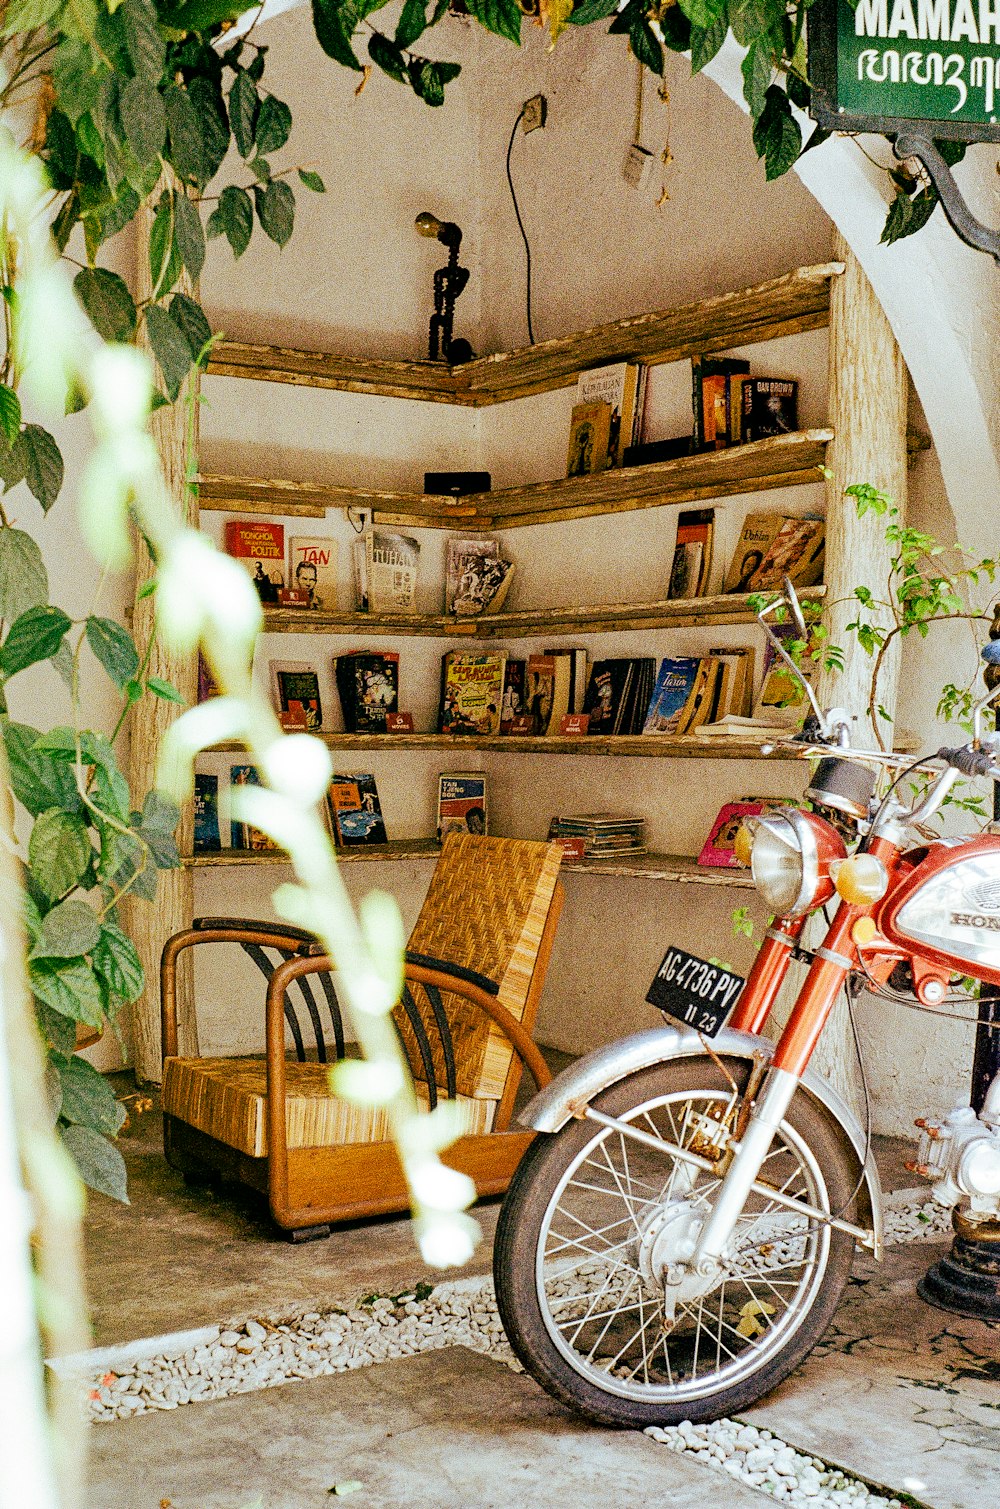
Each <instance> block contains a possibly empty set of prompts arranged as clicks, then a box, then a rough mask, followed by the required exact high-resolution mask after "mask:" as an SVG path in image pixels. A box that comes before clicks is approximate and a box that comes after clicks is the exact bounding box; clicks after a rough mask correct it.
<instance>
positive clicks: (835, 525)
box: [813, 233, 908, 1102]
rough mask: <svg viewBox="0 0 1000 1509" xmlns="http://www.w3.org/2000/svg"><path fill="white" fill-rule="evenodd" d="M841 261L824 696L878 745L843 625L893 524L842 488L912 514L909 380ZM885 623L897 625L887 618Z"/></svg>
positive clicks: (833, 1052)
mask: <svg viewBox="0 0 1000 1509" xmlns="http://www.w3.org/2000/svg"><path fill="white" fill-rule="evenodd" d="M834 256H835V258H836V259H837V260H838V261H842V262H844V263H845V264H846V266H845V271H844V274H843V276H842V277H840V278H835V279H834V280H833V284H832V288H831V294H830V357H829V361H830V381H829V401H830V424H831V426H832V428H833V432H834V439H833V441H832V442H831V444H830V446H829V448H828V450H827V466H828V468H829V469H830V472H831V474H832V475H831V476H830V478H829V480H828V483H827V515H826V540H827V550H826V559H827V570H826V582H827V593H826V603H827V609H826V622H827V624H828V626H829V628H830V637H831V642H832V643H833V644H835V645H841V646H843V647H844V649H845V650H846V661H845V665H844V670H843V672H842V673H840V674H836V673H833V674H824V675H823V676H822V677H821V678H820V685H819V698H820V702H821V703H822V704H823V705H824V706H831V705H833V704H836V705H838V706H841V707H846V708H847V709H848V711H849V712H851V713H852V714H854V716H855V718H856V720H857V721H856V722H855V724H854V726H853V731H852V742H853V743H855V744H858V745H866V746H868V747H869V748H870V747H873V746H874V745H875V734H874V730H873V728H872V725H871V722H870V720H869V717H868V702H869V695H870V689H871V674H872V666H873V659H872V657H871V656H869V655H867V654H866V653H865V652H864V650H862V649H861V647H860V646H859V645H858V643H857V640H856V639H855V638H854V636H853V635H849V634H847V633H846V632H845V626H846V625H847V624H848V623H850V622H851V621H852V620H853V619H855V618H856V617H857V612H858V607H859V604H858V600H857V598H856V597H855V596H854V589H855V588H856V587H868V588H870V590H871V591H872V593H873V594H874V595H875V597H877V598H884V597H885V596H886V584H887V582H888V579H889V576H890V572H891V564H890V557H891V553H892V552H891V550H890V548H889V546H888V544H887V543H886V539H885V529H886V523H887V520H886V519H885V518H884V517H880V516H879V515H877V514H875V513H873V512H869V513H866V514H865V516H864V517H863V518H860V519H859V518H858V513H857V508H856V506H855V502H854V499H853V498H848V497H846V496H845V492H844V490H845V488H847V487H850V486H851V485H852V484H853V483H857V482H870V483H872V484H873V485H874V486H875V487H878V488H881V489H882V490H883V491H884V492H886V493H888V494H889V496H890V497H891V498H892V499H893V501H894V502H895V504H896V506H897V508H898V509H899V519H898V522H900V523H902V522H903V521H904V519H905V516H906V466H907V454H906V418H907V398H908V378H907V372H906V366H905V364H904V362H903V358H902V354H901V353H900V350H899V347H898V346H897V344H896V339H895V336H894V335H893V333H892V330H891V328H890V326H889V321H888V319H887V318H886V316H885V313H884V311H883V309H882V306H881V305H880V304H879V301H878V299H877V297H876V295H875V291H874V289H873V288H872V286H871V284H870V283H869V281H868V279H867V278H866V276H865V274H864V272H863V271H862V269H861V266H860V264H859V262H858V260H857V258H856V257H855V256H854V254H853V252H852V251H851V249H850V247H849V246H848V245H847V243H846V241H845V240H844V239H843V237H842V236H841V235H840V234H839V233H837V235H836V237H835V243H834ZM885 621H886V623H887V624H888V623H889V622H891V620H890V619H889V618H888V615H886V616H885ZM898 681H899V638H898V636H897V638H896V640H895V641H894V643H893V646H892V647H891V649H890V651H889V653H888V654H887V656H886V658H885V660H884V662H883V669H882V672H881V674H880V677H879V689H878V690H879V697H878V700H879V702H880V703H881V704H882V706H883V707H885V708H886V709H887V711H888V712H889V714H890V715H894V713H895V707H896V692H897V686H898ZM879 725H880V732H881V735H882V738H883V740H884V741H885V743H886V744H887V745H889V744H891V740H892V729H893V725H892V724H891V723H890V724H887V723H886V722H885V721H884V720H881V719H880V720H879ZM813 1064H814V1067H815V1068H816V1070H817V1071H818V1072H819V1073H820V1074H823V1075H824V1076H825V1077H826V1078H827V1079H828V1080H830V1081H831V1083H832V1084H833V1085H834V1086H835V1087H836V1088H837V1089H838V1090H839V1091H840V1092H841V1094H843V1095H845V1096H846V1097H847V1098H848V1099H849V1100H853V1101H855V1102H856V1101H857V1088H858V1073H857V1062H856V1055H855V1050H854V1042H853V1038H852V1034H851V1029H850V1023H849V1021H848V1018H847V1011H846V1008H845V1006H844V1004H843V1002H840V1003H839V1004H838V1006H837V1008H836V1010H835V1012H834V1015H833V1017H832V1018H831V1020H830V1023H829V1025H828V1027H827V1029H826V1032H825V1033H824V1035H823V1038H822V1040H821V1042H820V1046H819V1049H818V1050H817V1053H816V1055H815V1058H814V1060H813Z"/></svg>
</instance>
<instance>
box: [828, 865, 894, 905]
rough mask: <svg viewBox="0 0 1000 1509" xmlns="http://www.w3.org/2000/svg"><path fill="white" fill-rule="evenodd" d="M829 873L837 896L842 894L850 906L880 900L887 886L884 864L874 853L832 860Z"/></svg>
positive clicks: (887, 878)
mask: <svg viewBox="0 0 1000 1509" xmlns="http://www.w3.org/2000/svg"><path fill="white" fill-rule="evenodd" d="M830 875H831V876H832V878H833V884H834V886H835V887H836V890H837V894H838V896H843V898H844V900H845V901H846V902H847V903H848V904H849V905H850V906H869V905H870V904H871V903H872V902H873V901H881V899H882V897H883V896H884V895H885V893H886V891H887V889H888V886H889V875H888V872H887V871H886V868H885V865H884V864H883V863H882V861H881V860H880V859H876V858H875V855H874V854H852V855H851V856H850V857H849V858H848V859H842V860H840V861H839V863H838V862H834V864H832V865H831V866H830Z"/></svg>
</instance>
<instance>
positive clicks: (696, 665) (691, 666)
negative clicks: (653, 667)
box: [642, 655, 703, 734]
mask: <svg viewBox="0 0 1000 1509" xmlns="http://www.w3.org/2000/svg"><path fill="white" fill-rule="evenodd" d="M700 669H701V660H700V658H698V657H697V656H693V655H680V656H674V657H668V658H667V659H665V660H663V661H661V663H660V669H659V671H658V673H657V677H656V684H655V686H654V687H653V694H652V696H651V698H650V701H649V705H648V708H647V710H646V717H645V720H644V722H643V725H642V731H643V733H644V734H676V733H680V732H681V728H682V725H683V723H684V721H685V719H686V715H687V713H688V711H689V708H688V699H689V698H690V697H691V696H692V694H693V693H694V690H695V686H696V684H697V683H698V676H699V671H700ZM702 685H703V683H702Z"/></svg>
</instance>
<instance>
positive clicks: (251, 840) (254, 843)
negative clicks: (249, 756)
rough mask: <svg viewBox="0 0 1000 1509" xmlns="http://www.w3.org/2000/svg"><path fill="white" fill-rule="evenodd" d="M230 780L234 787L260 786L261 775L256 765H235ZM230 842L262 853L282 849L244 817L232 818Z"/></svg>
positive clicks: (272, 852)
mask: <svg viewBox="0 0 1000 1509" xmlns="http://www.w3.org/2000/svg"><path fill="white" fill-rule="evenodd" d="M229 781H230V785H231V786H233V787H235V786H259V785H260V776H259V775H258V774H257V768H256V766H254V765H233V766H231V767H230V772H229ZM229 842H230V845H231V847H232V848H234V849H252V850H253V851H254V852H255V853H261V854H276V853H279V852H280V850H281V845H280V844H277V843H275V841H274V839H273V838H272V837H271V835H270V834H269V833H263V832H262V831H261V829H260V828H255V827H254V826H253V824H252V823H248V822H245V821H244V820H243V819H242V818H235V819H233V818H231V819H230V823H229Z"/></svg>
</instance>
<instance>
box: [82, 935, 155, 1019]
mask: <svg viewBox="0 0 1000 1509" xmlns="http://www.w3.org/2000/svg"><path fill="white" fill-rule="evenodd" d="M91 958H92V962H93V966H94V968H95V969H96V970H97V973H98V974H99V975H100V976H101V978H102V980H103V981H104V983H105V985H106V986H107V988H108V990H109V991H110V992H111V994H112V995H114V996H117V997H118V999H119V1000H121V1001H123V1002H125V1003H126V1004H130V1003H131V1002H132V1001H137V1000H138V999H139V997H140V996H141V995H142V992H143V989H144V987H145V984H146V975H145V971H144V970H143V967H142V961H141V959H140V958H139V955H138V952H137V951H136V947H135V944H134V943H133V942H132V940H131V939H130V938H128V937H126V935H125V933H123V932H122V930H121V928H120V927H118V926H116V925H115V924H114V923H109V922H106V923H105V924H104V926H103V927H102V928H101V937H100V940H99V942H98V944H97V947H96V948H95V949H94V952H93V954H92V956H91Z"/></svg>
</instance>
